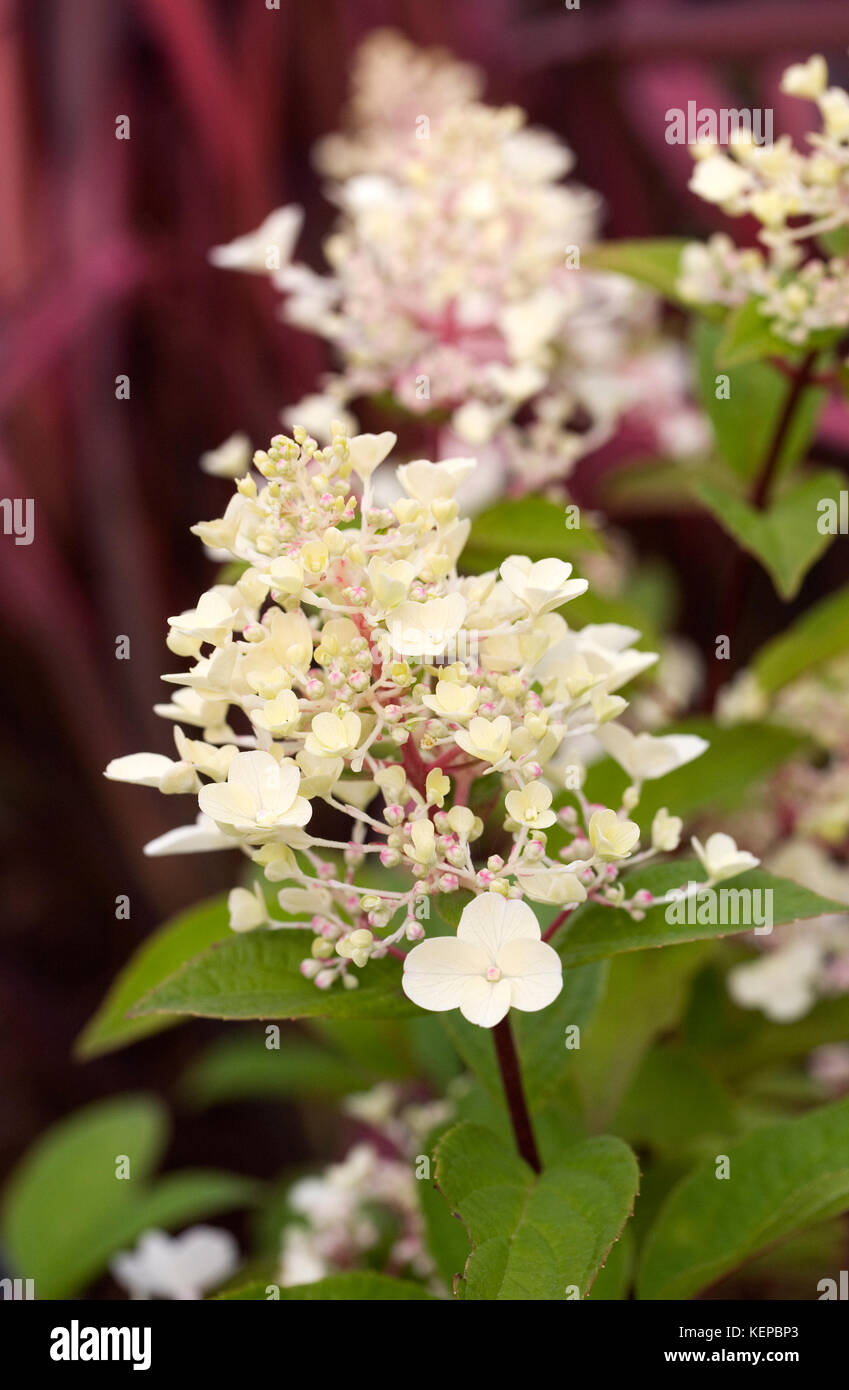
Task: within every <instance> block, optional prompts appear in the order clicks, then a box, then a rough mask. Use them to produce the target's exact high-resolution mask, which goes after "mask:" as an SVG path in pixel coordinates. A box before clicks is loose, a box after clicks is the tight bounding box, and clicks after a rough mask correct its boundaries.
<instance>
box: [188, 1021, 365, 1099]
mask: <svg viewBox="0 0 849 1390" xmlns="http://www.w3.org/2000/svg"><path fill="white" fill-rule="evenodd" d="M373 1083H374V1077H373V1076H372V1075H371V1073H369V1072H368V1071H366V1070H364V1069H363V1068H362V1067H358V1066H357V1065H356V1064H354V1063H352V1062H349V1061H348V1060H347V1059H346V1058H345V1057H342V1056H340V1054H339V1053H337V1052H331V1051H330V1049H329V1048H327V1047H321V1046H319V1045H318V1044H316V1043H312V1042H310V1041H309V1040H307V1039H305V1038H300V1037H294V1036H289V1037H285V1038H282V1039H281V1046H280V1047H279V1048H269V1047H266V1045H265V1034H264V1033H263V1032H254V1033H253V1034H252V1035H249V1034H248V1035H242V1036H239V1037H236V1038H229V1037H228V1038H220V1039H219V1040H218V1041H217V1042H215V1043H213V1044H212V1046H211V1047H209V1048H207V1050H206V1051H205V1052H202V1053H201V1054H200V1056H198V1057H196V1058H195V1060H194V1061H193V1062H192V1063H191V1065H190V1066H189V1068H188V1070H187V1071H186V1072H185V1073H184V1075H183V1077H182V1079H181V1081H180V1095H181V1097H182V1098H183V1100H185V1101H186V1103H187V1104H189V1105H192V1106H194V1107H195V1108H196V1109H202V1108H204V1107H206V1106H208V1105H222V1104H227V1103H228V1102H230V1101H234V1100H235V1101H239V1100H336V1099H338V1098H339V1097H340V1096H344V1095H347V1094H349V1092H351V1091H358V1090H365V1089H366V1088H367V1087H369V1086H371V1085H373Z"/></svg>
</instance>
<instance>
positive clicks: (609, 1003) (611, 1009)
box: [575, 941, 715, 1129]
mask: <svg viewBox="0 0 849 1390" xmlns="http://www.w3.org/2000/svg"><path fill="white" fill-rule="evenodd" d="M714 950H715V943H714V942H712V941H691V942H687V943H685V944H684V945H683V946H672V947H670V948H669V949H668V950H665V951H638V952H635V953H633V954H631V955H621V956H617V957H616V958H615V959H613V960H611V961H610V962H609V965H610V971H609V976H608V985H607V991H606V994H605V997H604V1000H603V1001H602V1003H601V1005H600V1006H599V1008H598V1009H597V1011H596V1013H595V1016H594V1017H593V1018H592V1019H591V1021H590V1024H589V1026H588V1028H587V1029H586V1031H585V1032H584V1034H583V1036H582V1038H581V1048H580V1051H579V1053H578V1055H577V1058H576V1065H575V1076H576V1080H577V1083H578V1086H579V1087H580V1090H581V1094H582V1095H583V1098H584V1103H585V1106H586V1109H587V1111H588V1112H589V1117H590V1121H591V1124H592V1127H593V1128H594V1129H599V1128H601V1127H602V1126H607V1125H609V1123H610V1121H611V1118H612V1116H613V1114H614V1112H615V1110H616V1107H617V1105H618V1104H619V1102H620V1100H621V1097H622V1095H623V1094H624V1092H625V1090H626V1088H627V1086H628V1083H629V1081H630V1078H631V1077H632V1076H633V1074H634V1072H635V1071H636V1069H637V1068H638V1067H639V1065H640V1061H641V1059H642V1057H643V1056H644V1054H645V1052H646V1050H647V1049H648V1047H649V1046H650V1045H651V1042H652V1040H653V1039H654V1038H656V1037H659V1036H660V1035H661V1034H663V1033H665V1032H667V1030H668V1029H670V1028H674V1027H675V1025H676V1024H677V1023H678V1022H679V1020H680V1018H681V1016H682V1015H683V1013H684V1010H685V1008H686V1005H687V999H688V996H689V992H690V987H691V982H692V979H693V977H694V976H695V974H696V972H697V971H698V970H700V969H701V967H702V965H703V964H704V962H705V959H706V957H707V956H709V955H711V954H713V952H714Z"/></svg>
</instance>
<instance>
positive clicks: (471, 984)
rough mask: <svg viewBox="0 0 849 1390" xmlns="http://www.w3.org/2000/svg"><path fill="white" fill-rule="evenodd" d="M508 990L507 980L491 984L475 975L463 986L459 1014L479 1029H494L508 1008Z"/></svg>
mask: <svg viewBox="0 0 849 1390" xmlns="http://www.w3.org/2000/svg"><path fill="white" fill-rule="evenodd" d="M510 988H511V987H510V984H509V983H508V981H507V980H499V981H498V983H497V984H491V983H490V982H489V980H485V979H483V977H482V976H480V975H476V976H475V977H474V978H473V979H470V980H468V981H467V982H466V984H465V986H464V989H463V998H462V1000H461V1002H460V1013H461V1014H462V1015H463V1017H464V1018H467V1019H468V1020H469V1023H476V1024H477V1025H478V1027H479V1028H494V1027H495V1025H496V1023H500V1022H501V1020H502V1018H504V1017H505V1016H506V1014H507V1012H508V1010H509V1008H510Z"/></svg>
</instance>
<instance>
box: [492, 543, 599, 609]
mask: <svg viewBox="0 0 849 1390" xmlns="http://www.w3.org/2000/svg"><path fill="white" fill-rule="evenodd" d="M571 573H572V566H571V565H570V564H568V563H567V561H565V560H555V559H551V560H537V561H536V562H534V561H532V560H530V559H529V558H528V556H527V555H511V556H509V558H508V559H506V560H505V561H504V563H503V565H502V566H501V568H500V570H499V574H500V575H501V578H502V579H503V580H504V583H505V584H506V585H507V588H508V589H509V590H510V592H511V594H514V595H515V596H516V598H517V599H518V600H519V602H520V603H522V604H524V605H525V607H526V608H527V609H528V611H529V612H531V613H533V614H539V613H548V612H549V611H550V610H551V609H552V608H559V607H560V605H561V603H566V602H567V601H568V600H569V599H570V598H577V597H578V595H579V594H583V593H585V592H586V590H587V588H588V587H589V586H588V582H587V580H586V579H570V578H569V576H570V574H571Z"/></svg>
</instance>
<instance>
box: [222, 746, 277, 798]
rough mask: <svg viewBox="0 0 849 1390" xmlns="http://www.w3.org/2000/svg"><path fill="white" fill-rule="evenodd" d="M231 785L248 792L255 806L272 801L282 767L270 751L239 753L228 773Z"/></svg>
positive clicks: (228, 781)
mask: <svg viewBox="0 0 849 1390" xmlns="http://www.w3.org/2000/svg"><path fill="white" fill-rule="evenodd" d="M227 784H228V786H229V787H231V788H233V789H235V788H237V787H238V788H239V790H240V791H243V792H247V793H248V794H249V795H250V796H251V797H252V799H253V802H254V805H255V806H264V805H268V804H269V803H271V802H272V801H273V800H274V798H275V796H276V793H277V789H278V787H279V784H280V768H279V764H278V762H277V759H276V758H273V757H272V756H271V754H270V753H262V752H254V753H237V754H236V757H235V758H234V759H233V761H232V763H231V764H230V769H229V771H228V773H227Z"/></svg>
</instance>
